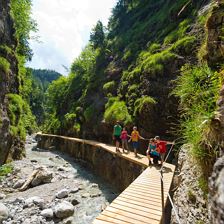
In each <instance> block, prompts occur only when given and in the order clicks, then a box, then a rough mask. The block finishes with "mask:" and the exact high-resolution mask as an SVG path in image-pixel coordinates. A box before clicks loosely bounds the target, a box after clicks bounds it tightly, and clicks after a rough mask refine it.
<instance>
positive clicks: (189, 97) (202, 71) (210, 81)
mask: <svg viewBox="0 0 224 224" xmlns="http://www.w3.org/2000/svg"><path fill="white" fill-rule="evenodd" d="M220 84H221V77H220V76H219V74H218V73H217V72H213V71H212V70H211V69H210V68H209V67H208V66H207V65H201V66H191V65H186V66H184V67H183V68H182V75H181V76H179V77H178V79H177V87H176V88H175V90H174V94H175V95H176V96H178V97H179V98H180V106H181V109H182V121H181V126H182V134H183V137H184V139H185V141H186V142H188V143H191V144H192V151H191V153H192V155H193V157H194V158H195V159H196V160H197V162H198V164H199V165H200V166H201V170H202V172H203V174H204V175H205V177H208V176H209V175H210V172H211V170H212V166H213V163H214V159H215V158H216V154H217V151H216V150H214V149H216V148H217V147H216V145H215V144H217V143H215V142H212V141H210V139H209V138H207V132H208V130H209V129H210V125H211V121H212V119H213V118H214V115H215V110H216V101H217V98H218V92H219V89H220Z"/></svg>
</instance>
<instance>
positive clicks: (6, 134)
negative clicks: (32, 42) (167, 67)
mask: <svg viewBox="0 0 224 224" xmlns="http://www.w3.org/2000/svg"><path fill="white" fill-rule="evenodd" d="M0 6H1V7H0V165H2V164H3V163H5V162H6V160H7V158H8V156H9V154H10V155H11V157H12V158H14V159H18V157H17V156H16V155H18V156H19V154H20V150H21V148H24V143H23V142H21V141H20V139H19V138H17V137H15V136H12V135H11V133H10V119H9V115H8V99H7V94H9V93H18V92H19V80H18V61H17V58H16V56H15V50H16V46H17V42H16V39H15V37H14V34H15V30H14V28H13V20H12V18H11V16H10V0H0ZM5 63H9V65H10V66H9V69H6V65H5Z"/></svg>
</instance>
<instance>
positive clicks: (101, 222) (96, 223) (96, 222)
mask: <svg viewBox="0 0 224 224" xmlns="http://www.w3.org/2000/svg"><path fill="white" fill-rule="evenodd" d="M108 223H111V222H108V221H104V220H100V219H95V220H94V221H93V224H108Z"/></svg>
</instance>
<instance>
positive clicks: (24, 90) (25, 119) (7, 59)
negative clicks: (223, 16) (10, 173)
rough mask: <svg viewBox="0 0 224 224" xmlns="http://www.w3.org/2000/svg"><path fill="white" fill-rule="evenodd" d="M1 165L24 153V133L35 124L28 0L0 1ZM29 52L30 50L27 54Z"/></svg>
mask: <svg viewBox="0 0 224 224" xmlns="http://www.w3.org/2000/svg"><path fill="white" fill-rule="evenodd" d="M0 5H1V8H0V165H2V164H3V163H5V162H6V160H7V159H19V158H21V156H23V149H24V140H25V137H26V132H27V131H31V130H32V128H33V127H34V125H35V120H34V117H33V115H32V113H31V110H30V107H29V105H28V102H27V96H28V95H29V93H30V91H31V88H30V86H29V85H30V82H29V80H27V78H26V69H25V62H26V60H27V59H28V57H29V55H30V53H31V52H30V49H29V47H28V42H27V40H28V37H29V31H30V30H31V29H32V27H33V26H32V25H31V24H32V21H31V20H30V9H31V2H30V1H21V2H18V1H15V0H11V1H10V0H6V1H3V0H1V1H0ZM28 52H29V53H28Z"/></svg>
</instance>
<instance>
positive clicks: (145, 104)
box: [134, 96, 156, 116]
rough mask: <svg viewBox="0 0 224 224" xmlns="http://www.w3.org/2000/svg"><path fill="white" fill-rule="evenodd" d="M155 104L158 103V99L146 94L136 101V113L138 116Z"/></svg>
mask: <svg viewBox="0 0 224 224" xmlns="http://www.w3.org/2000/svg"><path fill="white" fill-rule="evenodd" d="M155 104H156V101H155V100H154V99H153V98H152V97H150V96H145V97H142V98H139V99H137V100H136V101H135V111H134V115H135V116H136V115H137V114H138V113H139V114H141V113H143V111H144V110H145V111H147V110H148V109H150V108H151V107H152V106H153V105H155Z"/></svg>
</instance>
